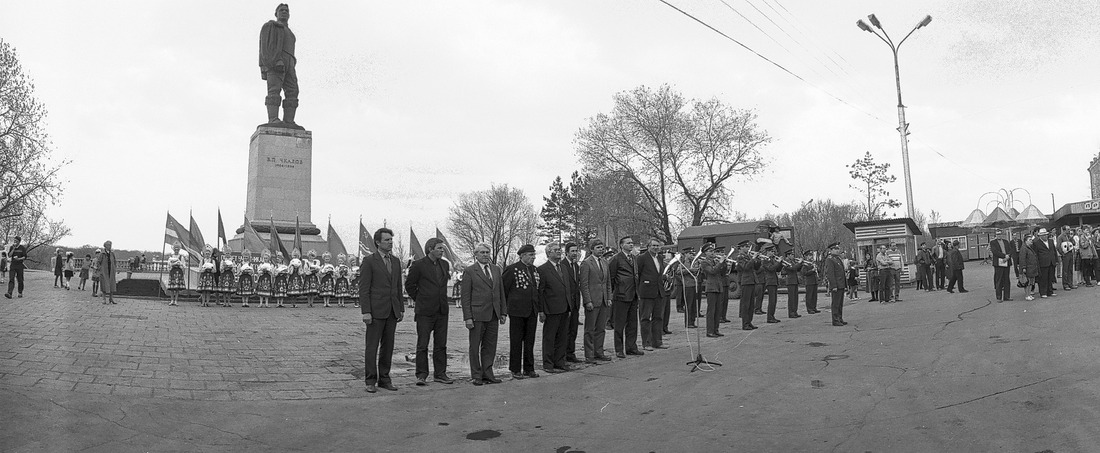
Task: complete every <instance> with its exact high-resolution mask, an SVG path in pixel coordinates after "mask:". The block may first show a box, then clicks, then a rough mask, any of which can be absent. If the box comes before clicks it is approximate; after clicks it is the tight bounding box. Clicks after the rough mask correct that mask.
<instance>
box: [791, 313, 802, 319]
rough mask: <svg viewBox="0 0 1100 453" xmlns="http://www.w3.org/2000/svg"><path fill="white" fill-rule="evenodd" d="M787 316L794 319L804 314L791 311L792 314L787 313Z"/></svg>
mask: <svg viewBox="0 0 1100 453" xmlns="http://www.w3.org/2000/svg"><path fill="white" fill-rule="evenodd" d="M787 317H788V318H791V319H794V318H801V317H802V315H800V314H798V313H791V314H789V315H787Z"/></svg>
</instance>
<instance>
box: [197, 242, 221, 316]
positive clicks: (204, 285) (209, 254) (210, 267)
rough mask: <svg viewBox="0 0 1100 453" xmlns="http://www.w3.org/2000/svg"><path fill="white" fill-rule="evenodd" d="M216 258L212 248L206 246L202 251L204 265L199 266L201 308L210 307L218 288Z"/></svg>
mask: <svg viewBox="0 0 1100 453" xmlns="http://www.w3.org/2000/svg"><path fill="white" fill-rule="evenodd" d="M214 267H215V265H214V258H213V251H211V249H210V246H206V247H205V248H203V249H202V264H201V265H200V266H199V285H198V290H199V306H200V307H209V306H210V295H211V293H213V292H214V291H216V290H217V289H218V288H217V286H216V282H215V276H216V275H217V273H216V271H215V270H214Z"/></svg>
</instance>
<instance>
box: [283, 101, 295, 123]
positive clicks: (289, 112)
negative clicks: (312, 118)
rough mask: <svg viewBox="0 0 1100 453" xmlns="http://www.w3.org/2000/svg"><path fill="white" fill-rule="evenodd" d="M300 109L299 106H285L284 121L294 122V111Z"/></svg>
mask: <svg viewBox="0 0 1100 453" xmlns="http://www.w3.org/2000/svg"><path fill="white" fill-rule="evenodd" d="M297 110H298V107H287V106H285V105H284V106H283V122H284V123H288V124H294V125H297V124H295V123H294V112H296V111H297Z"/></svg>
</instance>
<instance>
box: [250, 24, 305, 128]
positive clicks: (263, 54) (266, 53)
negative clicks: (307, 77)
mask: <svg viewBox="0 0 1100 453" xmlns="http://www.w3.org/2000/svg"><path fill="white" fill-rule="evenodd" d="M289 21H290V7H289V6H287V4H286V3H280V4H279V6H277V7H275V20H269V21H267V23H266V24H264V26H263V28H261V29H260V78H261V79H263V80H266V81H267V97H266V98H264V105H266V106H267V124H264V126H275V127H287V128H294V129H304V128H303V127H301V126H299V125H297V124H295V123H294V113H295V111H296V110H297V109H298V73H297V72H296V71H295V70H294V66H295V64H296V63H297V59H296V58H294V32H292V31H290V25H289V24H288V22H289ZM280 92H282V93H283V94H284V95H285V96H286V99H280V97H279V93H280ZM280 101H282V104H283V119H282V121H280V120H279V102H280Z"/></svg>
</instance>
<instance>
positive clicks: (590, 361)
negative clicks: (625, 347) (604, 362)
mask: <svg viewBox="0 0 1100 453" xmlns="http://www.w3.org/2000/svg"><path fill="white" fill-rule="evenodd" d="M584 363H587V364H589V365H599V364H600V362H599V361H598V360H596V359H584Z"/></svg>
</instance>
